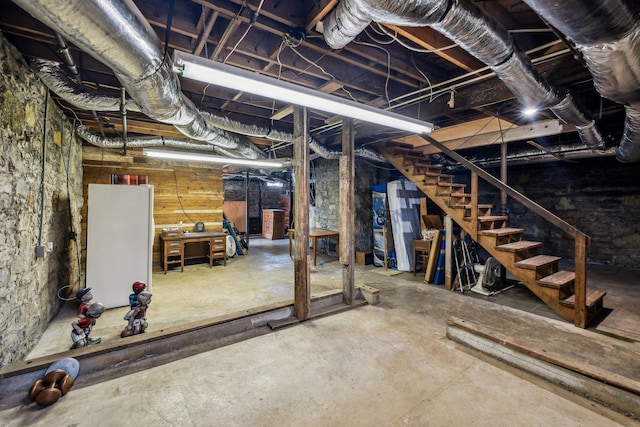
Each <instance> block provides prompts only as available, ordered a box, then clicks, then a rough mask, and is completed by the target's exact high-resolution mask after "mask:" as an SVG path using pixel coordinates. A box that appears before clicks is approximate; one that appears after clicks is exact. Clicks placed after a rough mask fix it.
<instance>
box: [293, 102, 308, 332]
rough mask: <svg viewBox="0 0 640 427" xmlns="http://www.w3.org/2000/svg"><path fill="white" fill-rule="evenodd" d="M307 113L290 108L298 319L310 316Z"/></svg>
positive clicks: (295, 292)
mask: <svg viewBox="0 0 640 427" xmlns="http://www.w3.org/2000/svg"><path fill="white" fill-rule="evenodd" d="M308 136H309V113H308V111H307V109H306V108H304V107H299V106H296V107H294V109H293V139H294V144H293V170H294V176H295V180H296V181H295V190H294V194H295V195H296V197H295V198H294V208H293V211H294V215H295V233H296V240H295V246H294V258H293V267H294V270H293V274H294V301H293V305H294V311H295V315H296V317H297V318H298V319H299V320H307V319H309V318H310V317H311V277H310V272H311V271H310V268H309V264H310V260H309V201H310V191H309V180H310V176H309V137H308Z"/></svg>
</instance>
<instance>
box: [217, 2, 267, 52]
mask: <svg viewBox="0 0 640 427" xmlns="http://www.w3.org/2000/svg"><path fill="white" fill-rule="evenodd" d="M245 3H246V2H244V1H243V2H242V7H241V8H240V11H239V12H238V14H237V15H236V17H235V19H237V18H238V16H239V15H240V12H242V9H243V8H244V6H245ZM263 4H264V0H260V4H259V5H258V8H257V9H256V11H255V12H254V13H253V14H252V16H251V20H250V21H249V25H248V26H247V29H246V30H245V32H244V33H243V34H242V36H241V37H240V39H238V41H237V42H236V44H235V45H234V46H233V48H232V49H231V50H230V51H229V53H228V54H227V56H226V57H225V58H224V60H223V61H222V63H223V64H226V63H227V60H228V59H229V57H230V56H231V55H232V54H233V52H235V51H236V49H237V48H238V46H239V45H240V43H242V41H243V40H244V38H245V37H247V34H249V31H251V29H252V28H253V24H255V23H256V20H257V19H258V16H260V10H261V9H262V5H263Z"/></svg>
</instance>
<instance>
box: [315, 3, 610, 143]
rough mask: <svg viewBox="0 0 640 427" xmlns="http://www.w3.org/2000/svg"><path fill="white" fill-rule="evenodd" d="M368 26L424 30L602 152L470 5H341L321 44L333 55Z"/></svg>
mask: <svg viewBox="0 0 640 427" xmlns="http://www.w3.org/2000/svg"><path fill="white" fill-rule="evenodd" d="M372 21H376V22H380V23H385V24H393V25H404V26H430V27H432V28H433V29H435V30H437V31H439V32H441V33H442V34H444V35H446V36H447V37H448V38H450V39H451V40H453V41H454V42H455V43H456V44H458V45H459V46H460V47H462V48H464V49H466V50H467V51H468V52H469V53H470V54H471V55H473V56H475V57H476V58H478V59H479V60H480V61H482V62H484V63H485V64H487V65H489V66H490V67H491V69H492V70H493V71H494V72H495V73H496V75H497V76H498V77H499V78H500V79H501V80H502V81H503V82H504V83H505V85H506V86H507V87H508V88H509V89H510V90H511V91H512V92H513V93H514V95H515V96H516V97H517V98H518V99H520V100H521V101H522V102H523V103H524V104H525V105H528V106H535V107H538V108H550V109H551V110H552V111H553V112H554V114H556V116H558V118H559V119H561V120H562V121H564V122H565V123H568V124H572V125H575V126H576V127H577V128H578V129H579V135H580V137H581V139H582V141H583V142H584V144H585V145H587V146H588V147H590V148H599V147H603V146H604V142H603V139H602V136H601V135H600V134H599V132H598V130H597V129H596V127H595V126H594V122H593V121H592V120H591V119H589V118H587V115H586V114H585V113H584V112H582V110H581V109H580V108H579V107H578V106H577V105H576V104H575V102H573V100H572V99H571V98H570V97H569V96H567V95H564V94H561V93H558V91H557V90H555V89H553V88H552V87H550V86H549V84H548V83H547V82H546V81H545V80H544V79H543V78H542V76H540V75H539V74H538V73H537V72H536V71H535V69H534V68H533V65H532V64H531V62H530V60H529V59H528V58H527V57H526V56H524V55H523V54H521V53H520V52H519V51H518V50H517V49H516V48H515V45H514V42H513V39H512V38H511V36H510V35H509V33H508V32H507V31H506V30H505V29H503V28H502V27H500V26H499V25H498V24H497V23H496V22H495V21H494V20H493V19H490V18H489V17H488V16H486V15H484V14H483V13H482V12H481V11H480V10H479V9H478V8H477V7H476V6H475V5H474V4H472V3H469V2H466V1H463V0H410V1H407V0H386V1H385V0H343V1H341V2H340V3H339V4H338V5H337V6H336V8H335V9H334V10H333V11H332V12H331V13H330V14H329V15H327V17H326V18H325V20H324V23H323V33H324V37H325V40H326V42H327V44H328V45H329V46H330V47H332V48H334V49H338V48H341V47H344V46H345V45H346V44H347V43H349V42H350V41H351V40H353V39H354V38H355V37H356V36H357V35H358V34H360V33H361V32H362V31H363V30H364V28H366V26H367V25H369V24H370V23H371V22H372Z"/></svg>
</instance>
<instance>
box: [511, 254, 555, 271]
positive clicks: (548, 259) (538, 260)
mask: <svg viewBox="0 0 640 427" xmlns="http://www.w3.org/2000/svg"><path fill="white" fill-rule="evenodd" d="M560 259H561V258H560V257H557V256H552V255H536V256H533V257H531V258H527V259H523V260H522V261H518V262H516V263H515V266H516V267H520V268H530V269H535V268H536V267H541V266H543V265H547V264H550V263H552V262H555V261H559V260H560Z"/></svg>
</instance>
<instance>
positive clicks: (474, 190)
mask: <svg viewBox="0 0 640 427" xmlns="http://www.w3.org/2000/svg"><path fill="white" fill-rule="evenodd" d="M471 224H472V227H473V228H472V230H473V233H472V235H471V237H472V238H473V240H474V241H476V242H477V241H478V174H477V173H476V172H475V171H471Z"/></svg>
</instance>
